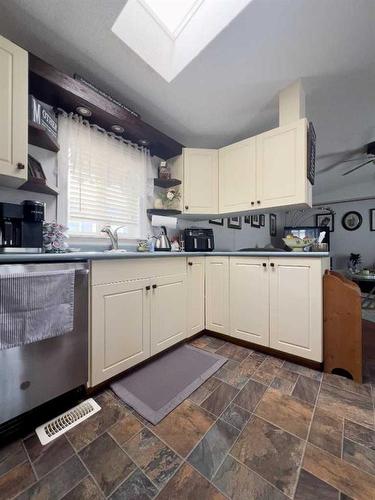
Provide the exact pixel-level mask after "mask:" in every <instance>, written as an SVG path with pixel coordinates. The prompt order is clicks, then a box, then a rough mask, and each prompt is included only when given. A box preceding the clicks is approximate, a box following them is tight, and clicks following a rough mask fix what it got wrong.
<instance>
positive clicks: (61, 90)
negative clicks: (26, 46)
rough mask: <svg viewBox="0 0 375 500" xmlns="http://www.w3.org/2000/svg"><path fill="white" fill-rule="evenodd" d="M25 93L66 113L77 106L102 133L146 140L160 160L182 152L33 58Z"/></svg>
mask: <svg viewBox="0 0 375 500" xmlns="http://www.w3.org/2000/svg"><path fill="white" fill-rule="evenodd" d="M29 93H30V94H32V95H33V96H34V97H35V98H36V99H39V100H40V101H42V102H45V103H46V104H49V105H50V106H54V107H56V108H62V109H64V110H65V111H66V112H68V113H70V112H76V108H77V106H84V107H86V108H88V109H89V110H90V111H91V112H92V116H91V118H90V120H89V121H90V122H92V123H95V124H97V125H99V126H100V127H102V128H104V129H105V130H111V127H112V126H113V125H121V126H122V127H124V129H125V132H124V134H123V137H125V138H126V139H129V140H130V141H132V142H134V143H140V144H142V141H143V140H146V141H147V147H148V148H149V149H150V151H151V154H152V155H156V156H159V157H160V158H162V159H164V160H167V159H168V158H173V157H174V156H177V155H180V154H181V152H182V144H180V143H179V142H177V141H175V140H174V139H172V138H171V137H168V136H167V135H165V134H163V133H162V132H160V131H159V130H157V129H155V128H154V127H152V126H151V125H149V124H148V123H146V122H144V121H143V120H142V119H141V118H140V117H139V116H134V115H133V114H131V113H130V112H129V111H128V110H126V109H124V108H123V107H121V106H119V105H118V104H116V103H114V102H113V101H111V100H109V99H107V98H106V97H105V96H103V95H101V94H99V93H98V92H96V91H95V90H93V89H91V88H90V87H88V86H87V85H85V84H84V83H82V82H81V81H79V80H75V79H74V78H72V77H71V76H69V75H67V74H65V73H62V72H61V71H59V70H57V69H56V68H54V67H53V66H51V65H50V64H48V63H46V62H44V61H42V60H41V59H39V58H38V57H36V56H34V55H33V54H29Z"/></svg>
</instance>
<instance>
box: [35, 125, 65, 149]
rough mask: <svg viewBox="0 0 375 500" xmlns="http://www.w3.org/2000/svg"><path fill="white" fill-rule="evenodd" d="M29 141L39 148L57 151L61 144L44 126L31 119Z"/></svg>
mask: <svg viewBox="0 0 375 500" xmlns="http://www.w3.org/2000/svg"><path fill="white" fill-rule="evenodd" d="M29 143H30V144H32V145H33V146H38V147H39V148H43V149H48V151H53V152H54V153H57V152H58V151H59V150H60V146H59V145H58V144H57V142H56V141H55V139H54V138H53V137H52V136H51V135H50V134H49V133H48V132H47V131H46V130H45V128H44V127H42V126H41V125H38V124H37V123H34V122H32V121H30V120H29Z"/></svg>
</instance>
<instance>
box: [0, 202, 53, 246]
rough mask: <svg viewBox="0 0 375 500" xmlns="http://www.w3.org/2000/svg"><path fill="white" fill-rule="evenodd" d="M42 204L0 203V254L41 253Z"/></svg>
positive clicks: (43, 209)
mask: <svg viewBox="0 0 375 500" xmlns="http://www.w3.org/2000/svg"><path fill="white" fill-rule="evenodd" d="M44 211H45V208H44V203H43V202H41V201H33V200H25V201H23V202H22V203H21V204H20V205H17V204H15V203H0V253H41V252H42V251H43V222H44Z"/></svg>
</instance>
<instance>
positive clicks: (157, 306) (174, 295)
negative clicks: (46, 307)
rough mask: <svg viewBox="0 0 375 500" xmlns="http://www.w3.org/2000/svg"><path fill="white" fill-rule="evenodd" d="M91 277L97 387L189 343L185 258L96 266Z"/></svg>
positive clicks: (94, 382)
mask: <svg viewBox="0 0 375 500" xmlns="http://www.w3.org/2000/svg"><path fill="white" fill-rule="evenodd" d="M177 270H179V271H180V272H177V273H176V271H177ZM91 271H92V272H91V280H92V286H91V346H90V349H91V358H90V369H91V375H90V385H91V386H94V385H97V384H100V383H101V382H104V381H105V380H107V379H109V378H111V377H113V376H115V375H118V374H119V373H121V372H123V371H125V370H127V369H128V368H131V367H132V366H135V365H137V364H138V363H140V362H141V361H144V360H146V359H148V358H149V357H150V356H152V355H154V354H156V353H158V352H160V351H163V350H164V349H167V348H168V347H171V346H172V345H173V344H176V343H177V342H179V341H181V340H183V339H184V338H185V337H186V310H187V297H186V293H187V278H186V259H185V258H184V257H181V258H178V257H175V258H173V257H172V258H171V259H168V258H163V259H157V258H153V259H144V260H143V259H139V260H138V259H137V260H134V261H133V262H132V261H127V260H124V261H121V260H120V261H98V262H96V261H94V262H93V263H92V270H91ZM181 271H184V272H181ZM168 272H172V273H175V274H171V275H169V274H168ZM156 273H158V274H159V273H160V274H161V276H155V274H156ZM153 274H154V276H153ZM105 275H106V276H107V277H108V279H111V280H113V281H114V280H116V279H123V277H124V276H126V277H127V279H126V280H123V281H117V282H112V283H108V284H105V283H103V279H104V276H105Z"/></svg>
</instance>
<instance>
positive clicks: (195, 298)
mask: <svg viewBox="0 0 375 500" xmlns="http://www.w3.org/2000/svg"><path fill="white" fill-rule="evenodd" d="M205 260H206V259H205V257H189V258H188V263H187V264H188V267H187V294H188V296H187V337H192V336H193V335H195V334H197V333H199V332H201V331H202V330H204V325H205V323H204V315H205V284H204V280H205Z"/></svg>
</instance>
